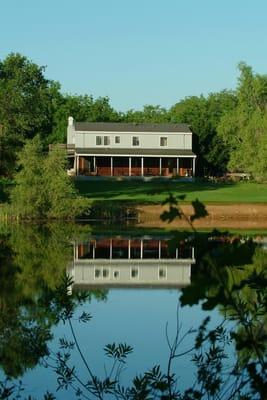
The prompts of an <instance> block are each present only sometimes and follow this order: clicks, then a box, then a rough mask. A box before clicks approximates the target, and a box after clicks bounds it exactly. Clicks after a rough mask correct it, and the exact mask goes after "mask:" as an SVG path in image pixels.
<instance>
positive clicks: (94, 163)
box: [93, 156, 96, 172]
mask: <svg viewBox="0 0 267 400" xmlns="http://www.w3.org/2000/svg"><path fill="white" fill-rule="evenodd" d="M93 160H94V172H95V169H96V168H95V167H96V165H95V156H94V158H93Z"/></svg>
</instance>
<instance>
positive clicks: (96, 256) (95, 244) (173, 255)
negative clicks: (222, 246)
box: [68, 238, 195, 288]
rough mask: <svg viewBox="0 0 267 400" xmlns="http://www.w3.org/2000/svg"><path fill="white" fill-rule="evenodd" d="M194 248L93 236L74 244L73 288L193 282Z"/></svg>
mask: <svg viewBox="0 0 267 400" xmlns="http://www.w3.org/2000/svg"><path fill="white" fill-rule="evenodd" d="M193 263H195V260H194V249H193V248H192V246H190V245H189V244H188V243H185V242H180V243H178V244H177V245H175V246H173V244H170V242H169V241H168V240H166V239H159V238H157V239H156V238H150V239H148V238H131V239H125V238H98V239H96V238H94V239H90V240H88V242H84V243H75V245H74V260H73V263H72V265H71V267H70V269H69V271H68V273H69V275H70V276H72V277H73V280H74V287H75V288H77V287H79V288H86V287H100V286H105V287H136V286H143V287H180V286H184V285H188V284H189V283H190V276H191V265H192V264H193Z"/></svg>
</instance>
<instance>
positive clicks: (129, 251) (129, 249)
mask: <svg viewBox="0 0 267 400" xmlns="http://www.w3.org/2000/svg"><path fill="white" fill-rule="evenodd" d="M130 258H131V239H129V240H128V259H130Z"/></svg>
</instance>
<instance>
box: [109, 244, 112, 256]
mask: <svg viewBox="0 0 267 400" xmlns="http://www.w3.org/2000/svg"><path fill="white" fill-rule="evenodd" d="M109 258H110V259H112V239H110V240H109Z"/></svg>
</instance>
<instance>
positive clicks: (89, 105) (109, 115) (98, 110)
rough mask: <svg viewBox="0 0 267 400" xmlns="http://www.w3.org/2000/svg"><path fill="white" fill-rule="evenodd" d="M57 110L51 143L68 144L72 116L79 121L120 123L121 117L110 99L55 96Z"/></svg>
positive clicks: (54, 114) (86, 96) (85, 96)
mask: <svg viewBox="0 0 267 400" xmlns="http://www.w3.org/2000/svg"><path fill="white" fill-rule="evenodd" d="M54 99H55V102H56V105H57V108H56V109H55V110H54V113H53V128H52V131H51V134H50V136H49V137H48V142H49V143H66V140H67V131H66V125H67V120H68V117H69V116H70V115H71V116H72V117H74V119H75V120H77V121H91V122H118V121H120V120H121V116H120V114H119V113H118V112H116V111H115V110H114V109H113V108H112V107H111V105H110V103H109V98H108V97H99V98H97V99H94V98H93V96H88V95H84V96H77V95H69V94H67V95H61V97H60V98H56V96H54Z"/></svg>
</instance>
